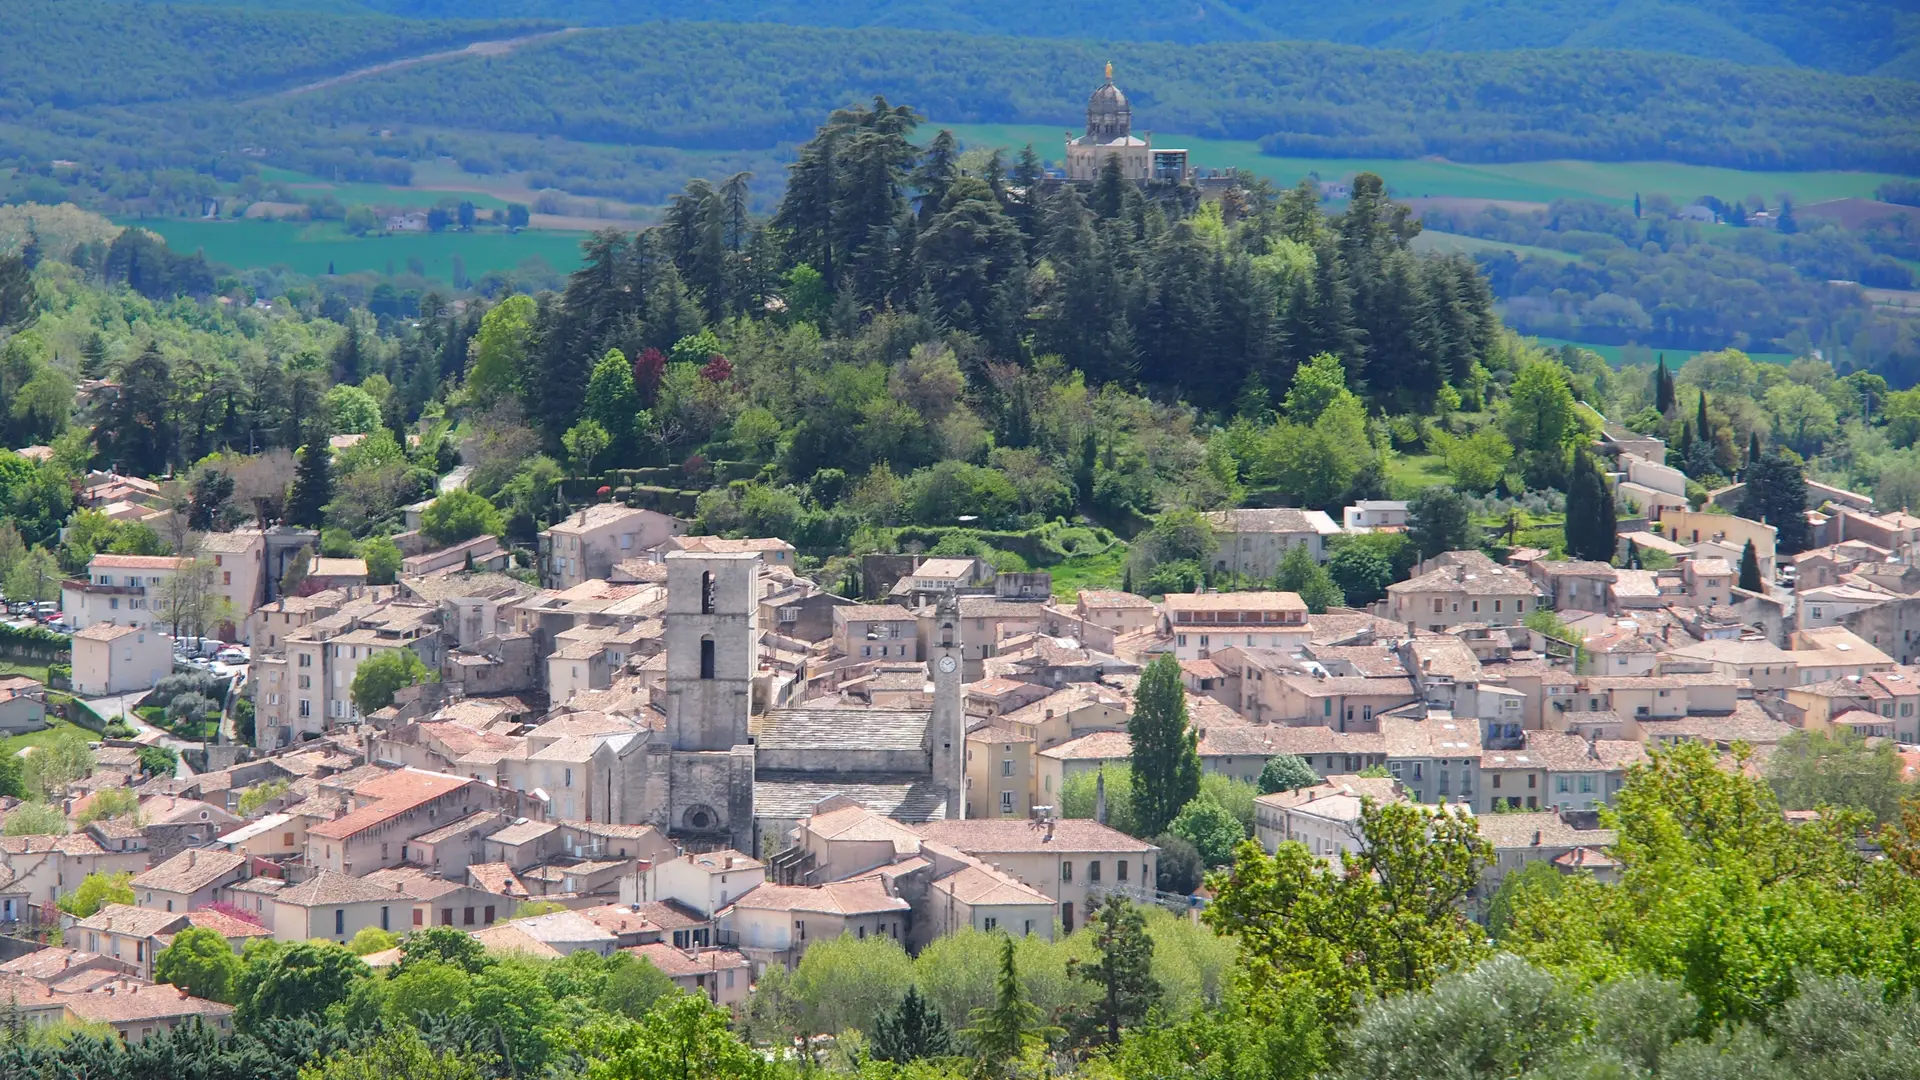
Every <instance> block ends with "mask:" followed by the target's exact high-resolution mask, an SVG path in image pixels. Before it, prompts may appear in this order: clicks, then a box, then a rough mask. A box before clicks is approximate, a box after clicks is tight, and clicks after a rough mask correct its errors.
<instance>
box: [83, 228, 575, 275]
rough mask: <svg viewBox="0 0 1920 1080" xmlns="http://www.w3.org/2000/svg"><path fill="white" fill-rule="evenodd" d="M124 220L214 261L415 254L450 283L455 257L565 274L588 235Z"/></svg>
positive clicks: (283, 262) (473, 266)
mask: <svg viewBox="0 0 1920 1080" xmlns="http://www.w3.org/2000/svg"><path fill="white" fill-rule="evenodd" d="M120 223H121V224H123V225H137V226H139V227H140V228H143V229H149V230H151V231H153V232H156V233H159V234H160V235H161V236H163V237H165V238H166V240H167V244H168V246H170V247H172V248H174V249H175V250H178V251H196V250H197V251H204V252H205V253H206V256H207V258H208V259H210V260H212V261H213V262H217V263H226V264H227V265H229V266H239V267H249V266H286V267H289V268H291V269H293V270H295V271H297V272H299V273H302V274H309V275H313V276H316V277H317V276H319V275H322V274H325V273H326V272H327V267H328V266H329V265H331V266H332V267H333V269H334V271H335V272H336V273H341V274H349V273H354V272H356V271H363V270H371V271H374V272H376V273H396V272H403V271H405V270H406V268H407V260H408V259H418V260H420V262H421V264H422V265H423V266H424V267H425V268H426V276H428V277H431V278H438V279H440V280H442V281H451V280H452V277H453V257H454V256H456V255H458V256H459V257H460V258H461V260H462V261H463V262H464V263H465V270H466V273H467V276H468V277H470V278H478V277H480V276H481V275H483V274H485V273H487V272H488V271H489V270H511V269H512V268H514V267H515V266H518V265H519V264H520V263H521V262H523V261H525V260H527V259H530V258H536V257H537V258H540V259H544V260H545V261H546V263H547V265H549V266H551V267H553V269H555V270H557V271H559V272H560V273H563V274H564V273H568V272H571V271H573V270H575V269H577V268H578V267H579V265H580V241H582V240H583V239H585V235H584V234H581V233H568V232H538V231H531V230H530V231H526V232H519V233H508V232H505V231H502V230H492V229H483V230H480V231H477V232H470V233H459V232H443V233H400V234H397V235H393V236H365V237H360V236H349V235H347V234H346V233H345V232H344V231H342V230H341V228H340V226H339V225H338V224H337V223H334V222H301V221H205V220H201V219H197V218H196V219H174V218H164V219H153V218H148V219H141V220H122V221H121V222H120Z"/></svg>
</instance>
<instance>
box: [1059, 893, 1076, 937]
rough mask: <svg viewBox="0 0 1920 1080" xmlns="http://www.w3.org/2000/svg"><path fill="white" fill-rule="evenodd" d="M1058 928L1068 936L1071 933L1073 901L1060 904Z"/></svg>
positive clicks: (1064, 901) (1063, 901)
mask: <svg viewBox="0 0 1920 1080" xmlns="http://www.w3.org/2000/svg"><path fill="white" fill-rule="evenodd" d="M1060 928H1061V929H1062V930H1065V931H1066V932H1067V933H1069V934H1071V933H1073V901H1071V900H1062V901H1061V902H1060Z"/></svg>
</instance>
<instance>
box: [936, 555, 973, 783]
mask: <svg viewBox="0 0 1920 1080" xmlns="http://www.w3.org/2000/svg"><path fill="white" fill-rule="evenodd" d="M931 644H932V647H931V650H930V652H929V653H928V656H927V660H928V662H929V664H930V666H931V667H932V668H933V715H932V717H931V719H930V720H929V721H928V724H927V741H928V742H929V743H931V744H932V747H931V748H932V751H933V781H934V783H936V784H939V785H941V786H942V787H944V788H946V790H947V819H948V820H949V821H955V820H959V819H960V818H963V817H965V816H966V813H967V714H966V708H965V707H964V705H963V703H962V701H961V694H960V679H961V675H960V671H961V666H962V660H963V657H962V656H961V638H960V602H959V601H958V600H956V599H954V596H953V594H952V593H948V594H947V595H945V596H942V597H941V598H940V601H939V603H938V604H936V605H935V606H934V609H933V640H932V643H931Z"/></svg>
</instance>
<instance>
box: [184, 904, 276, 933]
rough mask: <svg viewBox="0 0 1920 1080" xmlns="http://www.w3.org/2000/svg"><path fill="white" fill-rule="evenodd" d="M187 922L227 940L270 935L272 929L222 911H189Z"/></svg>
mask: <svg viewBox="0 0 1920 1080" xmlns="http://www.w3.org/2000/svg"><path fill="white" fill-rule="evenodd" d="M187 922H188V923H189V924H191V925H193V926H198V927H202V928H204V929H207V930H212V931H214V932H216V933H218V934H219V935H220V936H221V937H223V938H226V939H228V940H232V939H234V938H254V937H272V936H273V931H271V930H269V929H267V928H266V927H264V926H261V925H260V924H259V923H250V922H248V921H247V920H245V919H236V918H234V917H233V916H231V915H228V914H227V913H225V912H222V911H206V910H201V911H189V912H187Z"/></svg>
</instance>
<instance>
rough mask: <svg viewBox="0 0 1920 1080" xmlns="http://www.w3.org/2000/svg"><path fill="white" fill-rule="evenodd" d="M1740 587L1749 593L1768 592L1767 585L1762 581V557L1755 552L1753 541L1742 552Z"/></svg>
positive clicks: (1748, 542)
mask: <svg viewBox="0 0 1920 1080" xmlns="http://www.w3.org/2000/svg"><path fill="white" fill-rule="evenodd" d="M1740 587H1741V588H1743V589H1745V590H1747V591H1748V592H1757V593H1762V592H1766V591H1767V589H1766V585H1765V584H1764V583H1763V582H1761V580H1760V555H1759V553H1757V552H1755V551H1754V550H1753V541H1751V540H1749V541H1747V546H1746V548H1745V549H1744V550H1742V551H1741V552H1740Z"/></svg>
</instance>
